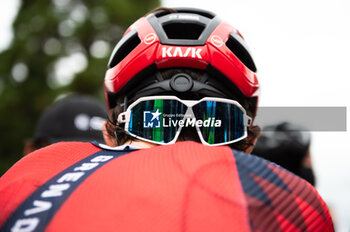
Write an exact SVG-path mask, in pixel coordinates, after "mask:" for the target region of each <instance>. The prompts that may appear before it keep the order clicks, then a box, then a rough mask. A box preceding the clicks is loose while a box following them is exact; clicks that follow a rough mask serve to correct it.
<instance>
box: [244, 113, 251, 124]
mask: <svg viewBox="0 0 350 232" xmlns="http://www.w3.org/2000/svg"><path fill="white" fill-rule="evenodd" d="M252 122H253V120H252V118H251V117H249V116H248V115H244V125H246V126H251V125H252Z"/></svg>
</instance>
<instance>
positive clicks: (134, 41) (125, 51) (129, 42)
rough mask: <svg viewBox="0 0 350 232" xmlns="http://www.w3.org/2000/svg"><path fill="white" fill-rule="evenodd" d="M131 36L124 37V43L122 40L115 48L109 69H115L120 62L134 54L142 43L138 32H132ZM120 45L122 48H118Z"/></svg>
mask: <svg viewBox="0 0 350 232" xmlns="http://www.w3.org/2000/svg"><path fill="white" fill-rule="evenodd" d="M129 34H130V35H129V36H128V35H126V36H125V37H124V38H125V41H123V42H122V40H121V41H120V42H119V43H118V44H117V46H116V47H115V48H114V51H113V55H112V56H111V57H112V59H111V60H110V61H109V64H108V67H109V68H113V67H114V66H116V65H117V64H119V62H120V61H122V60H123V59H124V58H125V57H126V56H127V55H129V53H130V52H132V51H133V50H134V49H135V48H136V47H137V45H139V44H140V43H141V40H140V39H139V37H138V35H137V33H136V31H133V32H130V33H129ZM124 38H123V39H124ZM119 44H121V46H118V45H119Z"/></svg>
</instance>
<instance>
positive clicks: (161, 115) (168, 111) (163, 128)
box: [128, 99, 187, 143]
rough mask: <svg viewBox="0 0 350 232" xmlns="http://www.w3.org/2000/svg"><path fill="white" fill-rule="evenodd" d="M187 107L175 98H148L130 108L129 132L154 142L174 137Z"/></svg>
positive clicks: (165, 140)
mask: <svg viewBox="0 0 350 232" xmlns="http://www.w3.org/2000/svg"><path fill="white" fill-rule="evenodd" d="M186 110H187V107H186V106H185V105H183V104H182V103H181V102H179V101H177V100H161V99H157V100H148V101H143V102H140V103H138V104H137V105H136V106H134V107H133V108H132V109H131V116H130V122H129V129H128V130H129V132H130V133H131V134H134V135H136V136H139V137H142V138H145V139H148V140H152V141H155V142H161V143H169V142H170V141H172V140H173V139H174V138H175V135H176V132H177V131H178V129H179V127H180V126H179V124H180V123H179V121H180V120H182V119H183V117H184V114H185V112H186Z"/></svg>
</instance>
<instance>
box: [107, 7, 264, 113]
mask: <svg viewBox="0 0 350 232" xmlns="http://www.w3.org/2000/svg"><path fill="white" fill-rule="evenodd" d="M169 68H189V69H196V70H202V71H203V73H205V74H206V76H205V77H203V78H202V81H201V82H198V81H192V80H191V77H189V76H188V75H187V76H186V75H182V76H181V77H173V78H172V79H171V80H167V81H164V80H163V79H162V77H161V76H160V75H159V72H158V71H159V70H163V69H169ZM149 76H153V78H151V79H149ZM194 82H195V83H194ZM104 87H105V98H106V102H107V108H108V109H111V108H113V107H115V106H116V104H117V102H116V99H117V97H118V96H123V95H125V96H127V95H130V94H131V93H133V95H134V99H136V98H137V97H140V96H142V95H143V96H147V95H152V94H153V95H154V94H156V93H159V92H162V91H163V92H164V91H170V92H186V91H198V92H200V91H203V93H208V92H211V93H213V94H212V95H215V96H220V94H219V93H221V92H222V91H221V90H222V89H226V92H227V90H228V92H234V95H236V96H237V95H241V97H243V98H251V99H255V101H254V104H253V106H252V109H251V110H252V112H255V111H256V104H257V95H258V94H257V93H258V90H259V83H258V80H257V77H256V66H255V64H254V61H253V59H252V56H251V55H250V53H249V51H248V48H247V46H246V44H245V42H244V39H243V37H242V36H241V34H240V33H239V32H238V31H237V30H236V29H235V28H233V27H232V26H230V25H229V24H227V23H226V22H223V21H221V20H220V19H219V18H218V16H216V15H215V14H213V13H211V12H208V11H203V10H199V9H192V8H175V9H169V10H166V9H165V10H164V9H161V10H156V11H154V12H153V13H151V14H149V15H147V16H145V17H142V18H140V19H139V20H137V21H136V22H135V23H134V24H132V25H131V26H130V27H129V28H128V29H127V31H126V32H125V33H124V35H123V37H122V39H121V40H120V41H119V43H118V44H117V45H116V47H115V49H114V50H113V53H112V55H111V58H110V60H109V64H108V70H107V72H106V76H105V81H104ZM157 91H158V92H157ZM135 92H137V93H139V94H136V93H135ZM226 95H230V93H228V94H226ZM223 96H225V94H223Z"/></svg>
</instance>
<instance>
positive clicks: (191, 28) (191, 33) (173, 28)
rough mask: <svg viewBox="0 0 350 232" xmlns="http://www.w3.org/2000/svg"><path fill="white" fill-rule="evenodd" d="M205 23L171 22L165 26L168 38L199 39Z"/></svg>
mask: <svg viewBox="0 0 350 232" xmlns="http://www.w3.org/2000/svg"><path fill="white" fill-rule="evenodd" d="M204 28H205V27H204V25H201V24H196V23H179V22H176V23H169V24H166V25H164V26H163V29H164V31H165V33H166V35H167V37H168V39H188V40H197V39H199V37H200V35H201V34H202V32H203V30H204Z"/></svg>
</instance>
